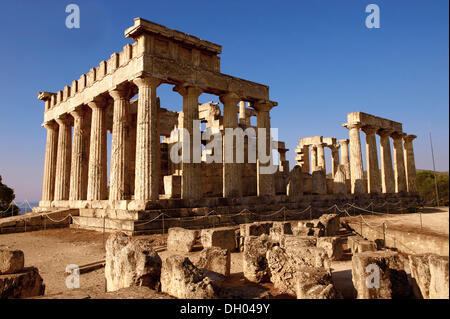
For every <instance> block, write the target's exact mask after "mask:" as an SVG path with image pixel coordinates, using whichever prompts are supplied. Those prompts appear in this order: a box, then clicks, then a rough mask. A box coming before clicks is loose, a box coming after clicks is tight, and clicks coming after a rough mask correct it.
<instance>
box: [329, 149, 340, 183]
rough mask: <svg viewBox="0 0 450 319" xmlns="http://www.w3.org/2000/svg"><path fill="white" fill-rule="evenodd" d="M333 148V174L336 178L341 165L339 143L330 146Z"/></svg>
mask: <svg viewBox="0 0 450 319" xmlns="http://www.w3.org/2000/svg"><path fill="white" fill-rule="evenodd" d="M330 149H331V175H332V177H333V178H334V176H335V175H336V172H337V171H338V167H339V145H332V146H330Z"/></svg>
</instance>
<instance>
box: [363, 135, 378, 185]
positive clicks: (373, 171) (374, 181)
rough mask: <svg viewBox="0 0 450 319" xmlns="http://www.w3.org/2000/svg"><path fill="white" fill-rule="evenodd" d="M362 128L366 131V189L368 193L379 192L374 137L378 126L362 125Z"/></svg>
mask: <svg viewBox="0 0 450 319" xmlns="http://www.w3.org/2000/svg"><path fill="white" fill-rule="evenodd" d="M362 130H363V131H364V133H366V163H367V191H368V192H369V193H370V194H373V193H381V176H380V169H379V167H378V154H377V141H376V139H375V133H376V132H377V130H378V128H376V127H371V126H364V127H363V128H362Z"/></svg>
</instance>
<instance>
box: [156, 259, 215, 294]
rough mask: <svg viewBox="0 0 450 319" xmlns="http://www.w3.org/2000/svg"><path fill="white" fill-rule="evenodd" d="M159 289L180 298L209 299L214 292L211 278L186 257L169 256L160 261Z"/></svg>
mask: <svg viewBox="0 0 450 319" xmlns="http://www.w3.org/2000/svg"><path fill="white" fill-rule="evenodd" d="M161 291H162V292H163V293H167V294H169V295H171V296H174V297H176V298H182V299H211V298H215V296H216V294H215V291H214V287H213V285H212V283H211V279H209V278H208V277H207V276H205V273H204V272H203V271H202V270H200V269H198V268H197V267H195V266H194V265H193V264H192V262H191V261H190V260H189V258H187V257H182V256H177V255H173V256H169V257H167V258H166V259H165V260H164V261H163V263H162V269H161Z"/></svg>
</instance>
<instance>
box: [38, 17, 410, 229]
mask: <svg viewBox="0 0 450 319" xmlns="http://www.w3.org/2000/svg"><path fill="white" fill-rule="evenodd" d="M125 36H126V37H127V38H131V39H133V40H134V43H133V44H127V45H126V46H125V47H124V48H123V51H122V52H120V53H113V54H112V55H111V57H110V59H108V60H107V61H101V62H100V63H99V65H98V66H96V67H93V68H91V69H90V70H89V72H88V73H86V74H82V75H81V76H80V78H79V79H76V80H74V81H73V82H72V83H71V85H66V86H65V87H64V88H63V89H62V90H60V91H58V92H56V93H52V92H39V94H38V99H40V100H42V101H44V102H45V111H44V122H43V127H45V129H46V130H47V142H46V151H45V166H44V177H43V189H42V200H41V201H40V202H39V207H37V208H35V211H51V210H56V209H65V208H66V209H72V210H77V211H78V212H79V216H77V217H74V219H73V223H74V226H77V227H83V228H88V229H100V228H102V229H105V228H106V229H107V230H122V231H125V232H127V233H130V234H136V233H140V232H145V231H151V230H152V229H157V228H160V227H161V225H162V227H164V222H162V224H161V221H160V220H156V221H155V222H154V223H153V222H152V223H151V222H150V221H149V222H148V223H142V221H145V220H151V219H154V218H155V216H160V215H158V214H161V213H164V215H165V216H168V220H167V221H166V224H165V227H170V226H180V224H181V223H182V222H181V218H185V217H190V216H198V214H206V213H208V212H209V211H211V210H212V209H214V210H215V212H216V213H217V212H219V213H222V214H224V215H226V214H228V213H235V212H239V211H242V209H243V208H247V207H249V208H252V209H253V210H254V211H257V212H264V211H269V210H273V209H280V208H282V207H285V208H289V209H297V208H302V207H305V206H307V205H309V204H311V203H319V204H321V203H322V202H320V199H323V196H331V197H330V198H326V199H325V200H324V202H323V205H328V203H329V202H330V200H333V199H335V198H339V196H343V195H342V194H341V193H339V194H334V192H333V189H332V186H333V183H334V182H335V181H333V179H331V180H328V179H327V178H326V173H325V159H324V147H328V148H330V149H331V151H332V176H333V178H334V177H335V176H336V178H337V179H340V183H341V184H342V183H344V184H345V183H347V182H346V180H351V190H352V192H353V193H355V194H356V193H363V192H366V191H365V186H364V183H365V182H364V180H363V171H362V166H361V163H360V161H361V151H360V150H359V151H358V147H359V149H360V147H361V146H360V145H359V142H357V139H358V138H359V129H360V128H361V129H364V130H365V132H369V126H370V127H372V126H373V127H376V128H377V131H376V132H377V134H380V136H384V140H383V141H384V142H383V143H384V144H383V145H384V148H382V154H381V155H382V156H383V158H385V159H386V163H383V164H382V174H381V176H380V177H377V172H376V169H375V167H372V160H373V156H376V150H375V153H374V154H375V155H373V154H372V153H373V152H372V153H370V154H372V155H371V157H370V174H369V175H370V177H369V181H370V182H369V184H370V186H369V188H368V189H369V193H373V192H374V191H375V190H376V189H378V190H383V192H386V193H393V192H394V190H395V191H397V192H398V193H400V192H404V191H407V190H408V191H409V192H415V182H414V175H415V168H414V153H413V149H412V140H413V136H411V135H408V136H405V135H404V134H403V133H402V130H401V124H399V123H396V122H392V121H388V120H384V119H379V118H376V117H372V116H369V115H364V114H363V113H355V115H352V116H350V115H349V120H348V123H347V124H346V125H347V127H348V128H349V130H350V152H349V151H348V147H349V141H348V140H336V138H323V137H321V136H316V137H311V138H306V139H301V143H300V145H299V147H300V150H301V152H300V155H299V156H300V162H299V163H301V171H299V170H298V168H294V169H293V170H291V171H290V169H289V162H288V161H287V160H286V152H287V151H288V149H286V147H285V144H284V142H281V141H273V139H272V137H271V131H270V128H271V123H270V111H271V110H272V109H273V108H274V107H275V106H277V103H276V102H274V101H272V100H270V97H269V87H268V86H266V85H262V84H258V83H255V82H251V81H248V80H245V79H240V78H237V77H233V76H230V75H226V74H223V73H221V70H220V57H219V54H221V52H222V47H221V46H220V45H218V44H215V43H212V42H208V41H205V40H201V39H199V38H197V37H194V36H192V35H188V34H185V33H183V32H180V31H177V30H173V29H169V28H167V27H164V26H162V25H158V24H156V23H153V22H150V21H147V20H144V19H141V18H136V19H135V20H134V25H133V26H131V27H130V28H128V29H127V30H125ZM163 84H165V85H172V86H173V91H174V92H175V93H174V94H180V95H181V96H182V98H183V103H182V105H180V106H179V111H171V110H168V109H166V108H164V106H165V103H164V100H162V99H160V97H159V96H158V87H159V86H160V85H163ZM203 93H207V94H213V95H216V96H218V98H219V100H220V102H221V104H222V107H221V106H220V105H219V104H218V103H213V102H209V103H203V104H201V103H199V96H200V95H201V94H203ZM358 116H359V117H358ZM252 117H256V126H254V125H252V124H251V123H252V121H251V118H252ZM196 123H200V124H199V125H198V126H201V127H197V124H196ZM238 128H242V129H243V130H245V129H248V128H253V129H255V130H256V131H257V132H258V133H257V136H256V137H255V136H247V135H246V136H245V137H244V139H243V140H238V139H237V138H233V139H231V140H229V143H231V144H230V145H231V149H234V150H236V148H238V147H241V146H243V147H244V150H245V151H247V150H248V149H250V148H251V145H253V143H251V142H252V141H253V139H258V140H264V141H266V145H270V147H268V148H267V149H266V154H265V155H266V156H267V157H268V158H272V152H274V151H273V150H275V154H276V153H278V154H279V159H280V161H279V162H278V163H276V164H277V169H276V172H275V173H272V174H263V173H261V172H262V168H265V167H266V165H268V164H265V163H264V162H263V161H261V160H260V158H259V157H258V158H257V159H256V160H251V159H250V158H249V156H247V155H245V156H244V159H243V160H242V161H238V160H236V158H237V155H234V156H235V158H234V161H231V162H227V161H225V160H224V161H223V162H220V163H217V162H213V163H211V162H208V160H207V158H208V156H211V155H217V154H213V153H214V152H213V151H211V150H210V149H208V148H204V149H203V151H202V153H201V154H200V155H199V156H198V159H197V160H195V156H196V155H195V154H194V152H193V149H194V147H195V145H196V144H195V143H198V141H197V140H196V134H197V133H196V132H197V131H200V133H202V134H203V133H204V132H205V130H207V129H215V130H216V131H217V132H219V134H221V135H224V132H226V131H227V130H230V129H231V130H235V129H238ZM180 129H181V130H182V132H184V133H182V134H174V132H175V131H177V130H180ZM259 129H265V130H264V131H262V130H261V131H260V130H259ZM259 132H264V133H259ZM370 132H372V131H370ZM374 132H375V131H374ZM109 133H110V134H111V149H110V150H108V142H107V141H108V134H109ZM367 134H368V133H367ZM389 136H391V137H392V138H393V139H394V159H395V165H394V166H395V170H393V168H392V165H388V163H387V162H388V161H389V160H390V158H391V154H390V153H389V154H388V149H389V148H386V147H387V146H386V145H388V144H389V140H388V138H389ZM358 141H359V139H358ZM386 141H387V142H386ZM403 141H404V149H405V153H404V152H403ZM180 142H181V143H182V144H183V146H185V145H186V148H183V151H182V154H183V160H182V161H179V162H174V161H173V160H172V157H171V154H173V153H174V152H175V153H176V152H177V151H176V149H175V148H176V146H177V145H179V143H180ZM369 142H370V143H372V142H373V141H371V140H370V139H368V143H369ZM185 143H186V144H185ZM200 143H202V144H203V145H202V148H203V147H204V146H205V144H206V143H205V141H201V142H200ZM226 143H228V142H226V139H224V142H223V148H224V149H225V147H226V146H225V144H226ZM386 143H388V144H386ZM258 145H259V144H258ZM220 148H222V146H220ZM261 149H262V148H261ZM339 149H340V150H341V156H340V158H339ZM174 150H175V151H174ZM188 151H190V152H188ZM185 152H187V153H189V154H191V156H192V157H194V160H184V155H185ZM309 152H311V156H312V160H311V161H310V160H309ZM224 153H225V152H224ZM234 153H236V152H234ZM307 153H308V155H305V154H307ZM108 154H110V158H109V161H108ZM245 154H247V152H245ZM223 156H224V157H225V155H223ZM108 162H109V163H110V164H109V168H108ZM340 165H342V167H340ZM310 169H311V175H310V176H309V177H308V176H306V175H309V173H310ZM339 172H341V173H342V172H344V175H345V176H342V174H341V173H339ZM394 172H395V173H394ZM378 179H380V180H378ZM342 180H343V182H342ZM348 183H350V182H348ZM349 185H350V184H349ZM341 186H342V185H341ZM344 186H345V185H344ZM381 187H382V188H381ZM344 188H345V187H344ZM340 189H342V187H341V188H340ZM349 193H350V192H349ZM311 196H312V197H311ZM314 196H322V197H320V198H319V201H318V199H317V198H313V197H314ZM346 196H351V195H346ZM72 215H73V214H72ZM171 218H172V219H171ZM171 222H172V223H173V224H171ZM221 222H223V223H227V222H228V223H230V222H231V221H230V220H228V221H227V220H226V218H222V219H221ZM233 222H237V223H239V221H236V220H233ZM155 223H156V224H155Z"/></svg>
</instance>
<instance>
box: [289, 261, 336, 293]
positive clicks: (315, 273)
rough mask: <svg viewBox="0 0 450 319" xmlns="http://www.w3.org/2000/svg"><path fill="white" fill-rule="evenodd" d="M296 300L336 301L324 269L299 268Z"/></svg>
mask: <svg viewBox="0 0 450 319" xmlns="http://www.w3.org/2000/svg"><path fill="white" fill-rule="evenodd" d="M295 288H296V294H297V299H336V298H337V297H338V293H337V291H336V289H335V288H334V285H333V281H332V279H331V272H330V271H329V270H327V269H325V268H318V267H308V266H300V267H299V269H298V273H297V279H296V287H295Z"/></svg>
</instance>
